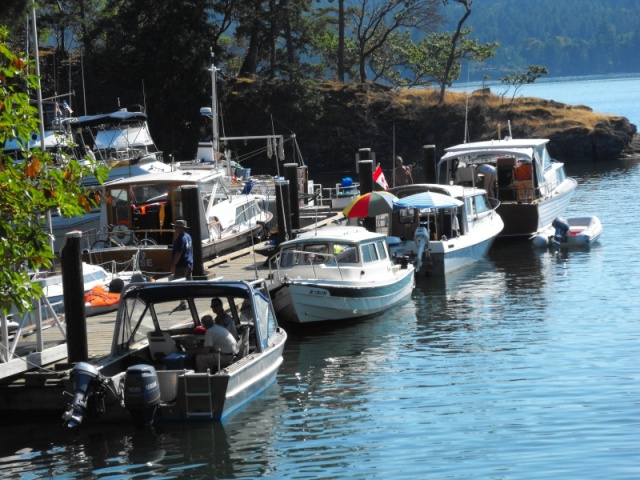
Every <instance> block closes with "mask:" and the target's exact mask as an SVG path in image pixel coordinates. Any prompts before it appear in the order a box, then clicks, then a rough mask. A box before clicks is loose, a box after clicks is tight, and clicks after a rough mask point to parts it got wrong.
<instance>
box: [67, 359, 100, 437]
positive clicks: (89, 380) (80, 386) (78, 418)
mask: <svg viewBox="0 0 640 480" xmlns="http://www.w3.org/2000/svg"><path fill="white" fill-rule="evenodd" d="M69 378H70V379H71V383H72V384H73V389H74V394H73V402H72V403H71V404H70V405H69V408H68V409H67V411H66V412H65V413H64V415H63V416H62V418H63V420H64V425H65V426H67V427H69V428H76V427H79V426H80V424H81V423H82V420H83V419H84V416H85V415H86V414H87V413H91V414H93V415H97V414H99V413H103V412H104V397H105V395H106V382H107V379H106V378H105V377H104V376H103V375H102V374H100V372H99V371H98V369H97V368H96V367H94V366H93V365H91V364H90V363H86V362H79V363H78V364H77V365H76V366H75V367H73V370H71V373H70V375H69Z"/></svg>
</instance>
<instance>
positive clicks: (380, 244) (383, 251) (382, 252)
mask: <svg viewBox="0 0 640 480" xmlns="http://www.w3.org/2000/svg"><path fill="white" fill-rule="evenodd" d="M376 247H377V249H378V257H379V258H380V259H382V260H384V259H385V258H387V248H386V243H385V241H384V240H378V241H377V242H376Z"/></svg>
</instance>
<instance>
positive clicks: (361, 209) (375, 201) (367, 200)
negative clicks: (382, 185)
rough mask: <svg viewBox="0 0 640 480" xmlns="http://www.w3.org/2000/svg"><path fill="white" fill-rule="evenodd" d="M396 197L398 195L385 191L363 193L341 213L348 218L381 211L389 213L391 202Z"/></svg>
mask: <svg viewBox="0 0 640 480" xmlns="http://www.w3.org/2000/svg"><path fill="white" fill-rule="evenodd" d="M397 199H398V197H396V196H395V195H394V194H392V193H389V192H386V191H379V192H370V193H365V194H364V195H360V196H359V197H357V198H354V199H353V201H352V202H351V203H350V204H349V205H347V206H346V207H345V208H344V210H342V213H343V214H344V216H345V217H348V218H364V217H375V216H376V215H382V214H383V213H391V212H393V202H394V201H395V200H397Z"/></svg>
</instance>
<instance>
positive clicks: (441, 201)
mask: <svg viewBox="0 0 640 480" xmlns="http://www.w3.org/2000/svg"><path fill="white" fill-rule="evenodd" d="M394 205H395V208H436V209H439V208H454V207H459V206H461V205H463V203H462V202H461V201H460V200H458V199H457V198H454V197H450V196H449V195H443V194H441V193H435V192H420V193H415V194H413V195H409V196H408V197H404V198H400V199H398V200H396V201H395V202H394Z"/></svg>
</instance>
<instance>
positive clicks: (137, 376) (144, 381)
mask: <svg viewBox="0 0 640 480" xmlns="http://www.w3.org/2000/svg"><path fill="white" fill-rule="evenodd" d="M158 405H160V384H159V383H158V374H157V373H156V369H155V368H153V367H152V366H151V365H134V366H132V367H129V368H128V369H127V373H126V374H125V377H124V406H125V408H126V409H127V410H129V413H130V414H131V415H132V416H133V419H134V421H135V422H136V424H137V425H138V426H140V427H142V426H144V427H149V426H151V425H153V417H154V416H155V414H156V409H157V407H158Z"/></svg>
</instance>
